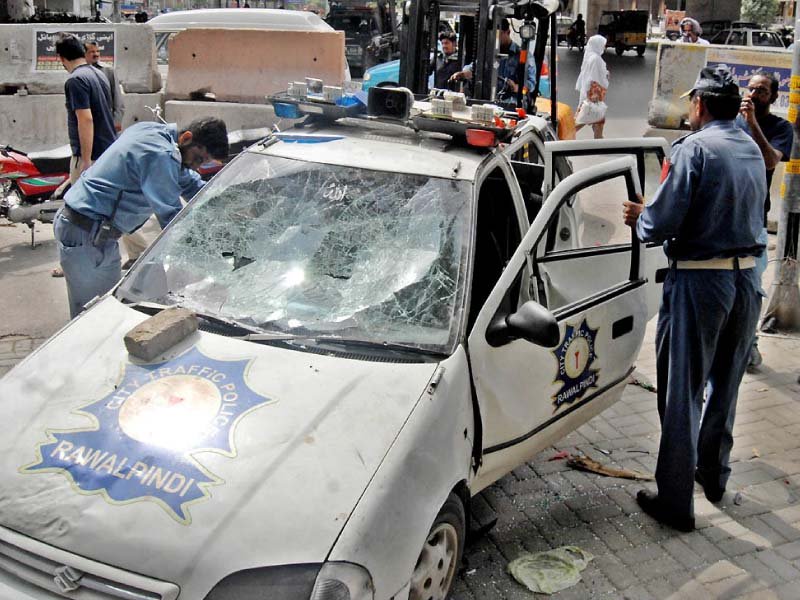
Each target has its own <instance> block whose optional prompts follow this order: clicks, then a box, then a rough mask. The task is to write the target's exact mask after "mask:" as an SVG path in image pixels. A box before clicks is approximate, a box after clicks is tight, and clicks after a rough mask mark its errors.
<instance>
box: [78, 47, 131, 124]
mask: <svg viewBox="0 0 800 600" xmlns="http://www.w3.org/2000/svg"><path fill="white" fill-rule="evenodd" d="M83 46H84V48H86V62H88V63H89V64H90V65H92V66H93V67H94V68H96V69H100V71H101V72H102V73H103V75H105V76H106V79H108V85H109V89H110V90H111V113H112V115H113V117H114V128H115V129H116V130H117V131H122V117H123V114H124V112H125V100H124V99H123V93H122V86H121V85H120V84H119V81H117V75H116V73H115V72H114V69H113V68H111V67H109V66H108V65H104V64H103V63H101V62H100V48H99V47H98V45H97V42H85V43H84V44H83Z"/></svg>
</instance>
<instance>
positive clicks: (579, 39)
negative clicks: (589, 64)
mask: <svg viewBox="0 0 800 600" xmlns="http://www.w3.org/2000/svg"><path fill="white" fill-rule="evenodd" d="M585 45H586V34H585V33H581V34H579V33H578V32H577V31H576V30H575V28H574V27H570V28H569V32H568V33H567V48H568V49H569V50H572V49H573V48H577V49H578V52H583V47H584V46H585Z"/></svg>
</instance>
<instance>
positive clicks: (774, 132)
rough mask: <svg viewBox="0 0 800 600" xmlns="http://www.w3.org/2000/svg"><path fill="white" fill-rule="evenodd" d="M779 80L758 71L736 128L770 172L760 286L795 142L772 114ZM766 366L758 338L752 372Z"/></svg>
mask: <svg viewBox="0 0 800 600" xmlns="http://www.w3.org/2000/svg"><path fill="white" fill-rule="evenodd" d="M778 87H779V82H778V79H777V78H776V77H775V75H773V74H772V73H770V72H768V71H764V70H760V71H757V72H756V73H755V74H754V75H753V76H752V77H751V78H750V81H749V82H748V84H747V88H748V90H749V93H748V94H747V95H746V96H745V97H744V98H743V99H742V104H741V107H740V109H739V116H738V117H736V124H737V125H739V127H741V128H742V129H744V130H745V131H746V132H747V133H748V134H749V135H750V137H751V138H753V141H755V143H756V144H757V145H758V148H759V150H761V156H762V157H763V158H764V166H765V167H766V169H767V197H766V200H765V201H764V228H763V229H762V230H761V236H760V237H759V240H758V241H759V243H763V244H764V246H765V249H764V253H763V254H762V255H761V256H760V257H758V259H757V260H756V274H757V276H758V282H759V284H761V279H762V277H763V275H764V271H766V270H767V250H766V245H767V241H768V240H769V236H768V234H767V213H769V209H770V205H771V199H770V195H769V188H770V185H772V176H773V175H774V174H775V167H776V166H778V163H779V162H781V161H784V162H785V161H788V160H789V156H790V155H791V153H792V142H793V140H794V132H793V131H792V124H791V123H789V121H787V120H786V119H782V118H781V117H779V116H778V115H773V114H772V113H771V112H770V107H771V106H772V105H773V104H775V101H776V100H777V99H778ZM759 289H760V292H761V296H762V297H763V298H766V297H767V293H766V292H765V291H764V287H763V285H761V287H760V288H759ZM761 363H762V358H761V352H759V351H758V337H756V339H755V341H754V342H753V347H752V349H751V351H750V362H749V364H748V368H750V369H755V368H756V367H758V366H759V365H760V364H761Z"/></svg>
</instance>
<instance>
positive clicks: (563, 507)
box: [0, 322, 800, 600]
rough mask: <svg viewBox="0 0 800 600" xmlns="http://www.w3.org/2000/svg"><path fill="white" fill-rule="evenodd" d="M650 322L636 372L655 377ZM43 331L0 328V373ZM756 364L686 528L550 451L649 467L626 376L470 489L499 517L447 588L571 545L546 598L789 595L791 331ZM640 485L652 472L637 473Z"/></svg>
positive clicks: (797, 460) (799, 343) (793, 410)
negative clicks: (573, 424) (612, 394)
mask: <svg viewBox="0 0 800 600" xmlns="http://www.w3.org/2000/svg"><path fill="white" fill-rule="evenodd" d="M653 333H654V322H653V323H651V324H650V325H649V327H648V335H647V337H646V339H645V342H644V346H643V349H642V353H641V355H640V358H639V361H638V364H637V373H636V375H637V377H641V378H642V379H643V380H649V381H654V380H655V356H654V350H653V348H654V346H653ZM43 341H44V340H42V339H31V338H30V337H28V336H25V335H16V334H12V335H7V336H3V337H0V376H2V375H3V374H5V372H7V371H8V370H9V369H10V368H11V366H12V365H13V364H15V363H16V362H18V361H19V360H21V359H22V358H23V357H24V356H26V355H27V354H28V353H30V352H31V351H32V350H33V349H34V348H36V347H37V346H39V345H40V344H41V343H42V342H43ZM760 347H761V350H762V353H763V355H764V366H763V367H762V368H761V370H760V372H759V373H756V374H752V375H746V376H745V379H744V381H743V383H742V387H741V391H740V397H739V404H738V414H737V421H736V428H735V446H734V450H733V461H734V462H733V463H732V465H731V466H732V468H733V475H732V477H731V481H730V484H729V491H728V492H727V493H726V494H725V497H724V498H723V502H722V503H721V504H719V505H717V506H715V505H712V504H710V503H709V502H708V501H706V500H705V498H704V497H703V494H702V491H700V488H699V487H698V488H697V491H696V493H695V506H696V512H697V527H698V529H697V531H695V532H693V533H690V534H682V533H678V532H676V531H674V530H671V529H668V528H664V527H662V526H660V525H658V524H657V523H656V522H655V521H653V520H652V519H650V518H649V517H647V516H646V515H643V514H642V513H641V512H640V511H639V508H638V505H637V504H636V501H635V499H634V496H635V494H636V491H637V490H638V489H639V488H641V487H642V485H643V484H642V483H641V482H635V481H628V480H623V479H616V478H609V477H602V476H599V475H595V474H591V473H583V472H579V471H575V470H572V469H571V468H570V467H569V466H567V464H566V461H564V460H555V461H551V460H550V459H551V458H552V457H553V455H554V454H556V452H559V451H561V450H567V451H569V452H571V453H577V452H582V453H584V454H587V455H589V456H591V457H593V458H595V459H596V460H598V461H600V462H603V463H606V464H610V465H612V466H617V467H623V468H629V469H636V470H639V471H643V472H649V473H652V471H653V470H654V468H655V459H656V455H657V449H658V439H659V425H658V415H657V413H656V408H655V394H653V393H652V392H649V391H646V390H645V389H642V388H641V387H639V386H634V385H629V386H628V387H627V389H626V391H625V394H624V395H623V399H622V400H621V401H620V402H619V403H618V404H616V405H615V406H613V407H611V408H609V409H608V410H606V411H605V412H604V413H602V414H601V415H599V416H597V417H595V418H594V419H593V420H592V421H590V422H589V423H587V424H586V425H584V426H583V427H581V428H580V429H578V430H577V431H575V432H573V433H571V434H570V435H568V436H567V437H566V438H564V439H563V440H561V442H560V443H559V444H558V445H557V446H554V447H552V448H550V449H547V450H545V451H543V452H542V453H541V454H539V455H538V456H536V457H535V458H534V459H533V460H532V461H531V462H529V463H527V464H525V465H523V466H521V467H519V468H517V469H515V470H514V471H513V472H512V473H510V474H509V475H507V476H506V477H504V478H503V479H501V480H500V481H499V482H497V483H496V484H495V485H492V486H491V487H489V488H488V489H486V490H484V491H483V492H482V493H480V494H479V495H478V496H477V497H476V498H474V499H473V501H472V510H473V513H474V515H475V517H476V521H477V523H478V524H483V523H486V522H488V521H489V520H490V519H492V518H495V517H496V518H497V524H496V526H495V527H494V528H493V529H491V530H490V531H489V533H487V534H485V535H483V536H482V537H479V538H478V539H476V540H475V541H474V542H472V543H471V544H470V545H469V546H468V547H467V549H466V551H465V564H464V566H463V568H462V569H461V573H460V575H459V577H458V580H457V582H456V586H455V590H454V596H453V597H454V598H455V599H457V600H517V599H522V598H532V597H534V595H533V594H531V593H530V592H528V591H527V590H526V589H525V588H523V587H522V586H520V585H519V584H517V583H516V582H515V581H514V580H513V579H512V578H511V576H510V575H508V574H507V573H506V571H505V568H506V565H507V564H508V562H510V561H511V560H513V559H514V558H516V557H517V556H518V555H519V554H521V553H523V552H536V551H539V550H546V549H549V548H555V547H558V546H562V545H566V544H571V545H577V546H580V547H581V548H583V549H585V550H588V551H589V552H591V553H592V554H594V556H595V558H594V560H593V561H592V562H591V563H590V564H589V566H588V568H587V569H586V570H585V571H584V572H583V577H582V581H581V582H580V583H579V584H578V585H576V586H574V587H572V588H570V589H568V590H564V591H562V592H560V593H558V594H554V595H553V596H552V597H553V598H554V599H555V600H571V599H576V600H578V599H580V600H583V599H585V598H608V599H612V598H614V599H616V598H625V599H630V600H638V599H651V598H675V599H683V598H687V599H693V600H694V599H702V598H737V599H743V600H744V599H748V600H749V599H752V600H769V599H772V598H779V599H789V600H800V384H798V383H797V376H798V374H800V358H798V357H800V339H797V338H794V339H792V338H785V337H778V336H769V337H767V336H763V337H762V338H761V343H760ZM648 485H651V484H648Z"/></svg>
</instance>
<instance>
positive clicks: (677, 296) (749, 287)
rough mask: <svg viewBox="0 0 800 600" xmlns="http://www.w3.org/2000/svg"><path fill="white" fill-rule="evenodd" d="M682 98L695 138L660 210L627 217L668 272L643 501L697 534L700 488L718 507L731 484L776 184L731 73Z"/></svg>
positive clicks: (667, 182)
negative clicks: (749, 130)
mask: <svg viewBox="0 0 800 600" xmlns="http://www.w3.org/2000/svg"><path fill="white" fill-rule="evenodd" d="M685 95H689V96H690V97H691V104H690V108H689V123H690V124H691V127H692V129H693V130H694V132H693V133H691V134H689V135H687V136H686V137H684V138H682V139H680V140H678V141H676V142H675V143H674V144H673V147H672V157H671V164H669V167H668V170H667V171H666V173H665V176H664V178H663V181H662V183H661V186H660V187H659V189H658V191H657V192H656V194H655V196H654V197H653V201H652V202H651V203H650V204H649V205H648V206H647V207H643V206H642V205H641V204H636V203H632V202H625V208H624V218H625V223H626V224H628V225H631V226H635V227H636V233H637V235H638V237H639V239H640V240H642V241H643V242H663V244H664V251H665V253H666V255H667V257H668V258H669V262H670V268H669V271H668V273H667V276H666V279H665V281H664V290H663V297H662V301H661V309H660V311H659V316H658V329H657V332H656V354H657V365H656V366H657V372H658V385H657V387H658V411H659V417H660V418H661V444H660V446H659V451H658V463H657V466H656V483H657V484H658V493H657V494H656V493H653V492H649V491H646V490H641V491H640V492H639V493H638V494H637V496H636V500H637V502H638V503H639V505H640V506H641V507H642V509H643V510H644V511H645V512H646V513H647V514H649V515H650V516H652V517H653V518H655V519H656V520H658V521H660V522H662V523H664V524H667V525H670V526H672V527H674V528H676V529H678V530H680V531H691V530H693V529H694V504H693V498H692V496H693V491H694V481H695V480H697V481H698V482H699V483H700V484H701V485H702V486H703V491H704V492H705V495H706V498H708V499H709V500H710V501H711V502H718V501H719V500H721V499H722V495H723V493H724V492H725V486H726V484H727V481H728V476H729V475H730V467H729V466H728V462H729V458H730V452H731V448H732V447H733V421H734V415H735V411H736V396H737V391H738V387H739V384H740V383H741V380H742V376H743V375H744V371H745V368H746V366H747V362H748V357H749V348H750V345H751V344H752V343H753V335H754V328H755V325H756V321H757V319H758V314H759V310H760V308H761V297H760V296H759V293H758V290H759V282H758V278H757V276H756V271H755V268H754V267H755V257H756V256H758V255H759V254H760V253H761V252H762V251H763V250H764V244H763V242H760V241H759V235H760V233H761V227H762V220H763V210H764V198H765V197H766V191H767V185H766V176H765V170H764V159H763V158H762V156H761V151H760V150H759V148H758V146H757V145H756V143H755V142H754V141H753V140H752V139H751V138H750V137H749V136H748V135H747V134H746V133H745V132H744V131H742V130H741V129H740V128H739V127H737V126H736V124H735V123H734V119H735V118H736V115H737V114H738V112H739V105H740V102H741V99H740V96H739V86H738V84H737V82H736V81H735V80H734V79H733V77H732V76H731V74H730V72H729V71H728V69H727V68H725V67H716V68H705V69H703V70H702V71H701V72H700V76H699V77H698V79H697V82H696V83H695V85H694V87H693V88H692V90H691V91H689V92H687V94H685ZM706 385H707V389H706ZM704 390H706V398H705V403H706V405H705V411H703V396H704ZM701 415H702V421H701Z"/></svg>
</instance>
